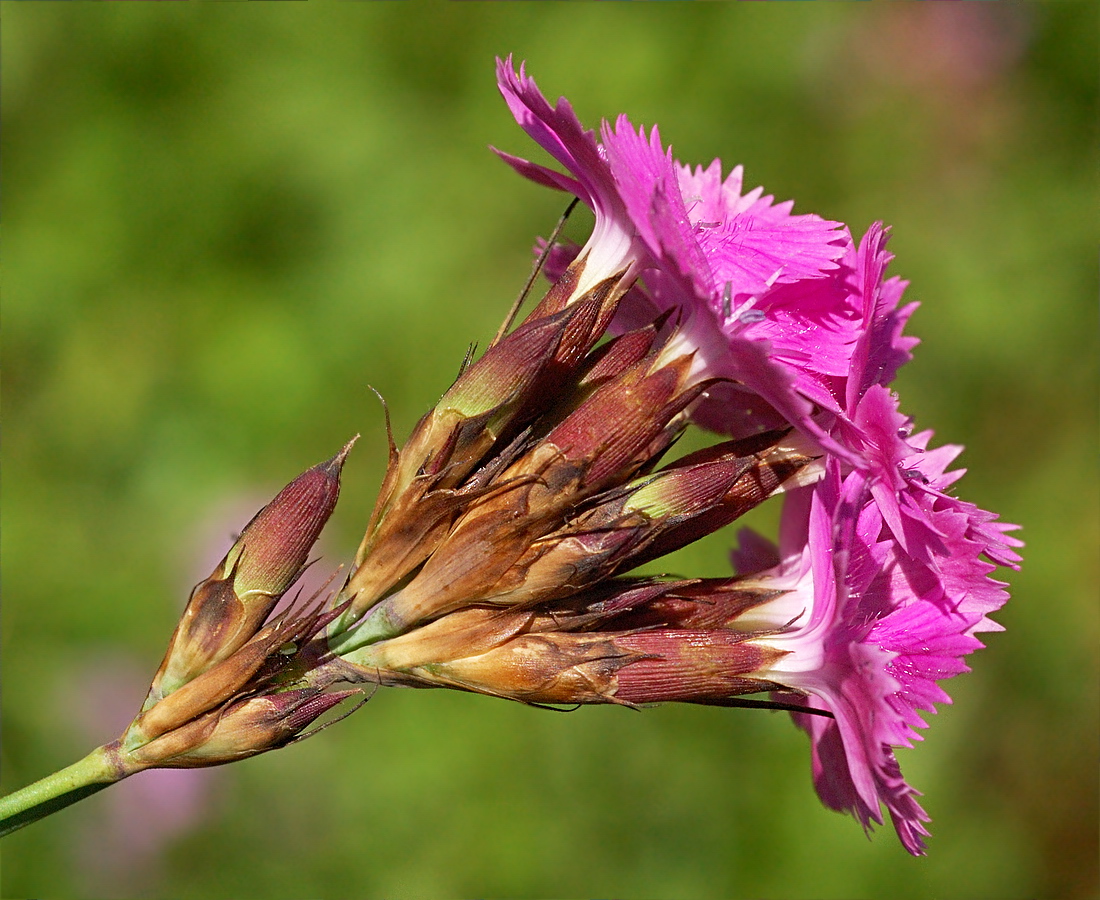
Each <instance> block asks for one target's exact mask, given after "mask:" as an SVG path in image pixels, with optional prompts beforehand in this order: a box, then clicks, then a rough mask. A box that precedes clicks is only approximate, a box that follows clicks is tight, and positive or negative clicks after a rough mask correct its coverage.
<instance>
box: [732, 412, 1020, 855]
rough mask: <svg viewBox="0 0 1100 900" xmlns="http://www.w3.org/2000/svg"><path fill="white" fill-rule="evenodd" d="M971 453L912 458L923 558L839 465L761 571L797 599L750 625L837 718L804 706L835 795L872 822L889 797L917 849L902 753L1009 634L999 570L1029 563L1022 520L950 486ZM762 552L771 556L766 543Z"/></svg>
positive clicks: (803, 493)
mask: <svg viewBox="0 0 1100 900" xmlns="http://www.w3.org/2000/svg"><path fill="white" fill-rule="evenodd" d="M928 436H929V435H928V434H927V433H925V434H923V435H921V436H920V439H919V443H921V444H923V443H925V442H926V441H927V438H928ZM957 452H958V448H940V450H937V451H930V452H927V453H924V452H923V451H922V450H917V451H916V454H915V456H919V459H917V458H910V459H907V460H905V461H904V462H905V463H907V464H909V465H911V466H912V467H913V468H914V469H915V470H916V471H917V472H919V473H920V477H919V478H914V479H910V480H907V481H906V482H905V484H904V486H903V488H902V490H901V491H899V496H898V506H899V507H905V508H910V507H911V508H912V510H913V511H914V519H915V520H919V521H920V523H921V525H922V527H923V528H924V529H925V530H924V533H923V540H922V541H921V543H920V544H919V546H918V545H916V542H915V541H914V542H913V543H912V544H911V546H910V550H911V551H912V552H907V551H906V550H905V549H904V548H903V546H902V545H901V543H900V542H899V541H898V540H896V538H895V536H894V533H893V531H892V529H891V527H890V526H889V524H888V523H887V522H886V520H885V518H884V516H883V514H882V507H881V504H879V503H878V502H877V501H876V499H875V497H874V496H873V494H872V487H871V485H870V483H869V481H868V478H867V476H866V474H865V473H863V472H859V471H850V472H849V473H848V474H847V475H842V464H841V463H840V462H839V461H837V460H832V461H830V462H829V464H828V472H827V475H826V477H825V479H824V480H823V481H822V482H820V483H819V484H817V485H814V486H813V487H811V488H805V489H802V490H800V491H798V492H796V493H795V494H793V495H791V497H790V498H789V499H788V501H787V506H786V507H785V509H784V519H783V523H782V526H781V545H780V555H781V559H782V561H781V562H780V563H779V564H778V565H776V566H774V567H773V568H771V569H769V570H766V571H763V572H759V573H757V574H755V575H753V576H752V577H751V578H750V579H749V580H750V581H751V582H752V583H754V584H759V585H761V586H763V587H767V588H771V589H778V590H783V591H786V593H784V594H783V595H782V596H781V597H779V598H777V599H775V600H773V601H771V602H770V603H768V604H765V605H764V606H762V607H759V608H757V609H755V610H753V611H752V612H751V613H750V614H748V615H747V616H746V617H744V618H743V620H742V621H741V624H740V627H745V626H748V625H751V626H753V627H757V628H765V629H766V628H772V629H775V634H774V636H772V637H767V638H763V639H757V640H756V641H755V642H756V643H758V644H764V645H765V646H768V647H772V648H774V649H779V650H785V651H788V653H787V655H786V656H784V657H782V658H781V659H780V660H779V661H778V662H776V663H775V664H774V665H773V666H772V667H771V668H770V669H768V670H765V671H763V672H761V673H760V675H761V676H762V677H765V678H769V679H772V680H774V681H775V682H777V683H779V684H782V685H785V686H786V687H789V688H791V689H792V690H793V691H796V692H799V693H801V694H805V695H808V698H809V699H808V701H807V702H808V705H809V706H811V707H815V708H818V709H822V710H826V711H828V712H830V713H832V715H833V716H834V718H833V719H828V718H822V717H819V716H811V715H807V714H797V713H796V714H794V719H795V722H796V723H797V724H798V725H799V726H800V727H801V728H803V729H804V730H805V731H806V732H807V733H808V734H809V735H810V739H811V742H812V754H813V776H814V784H815V786H816V788H817V791H818V794H819V796H820V797H821V799H822V802H824V803H825V805H827V806H829V807H831V808H832V809H837V810H846V811H850V812H852V813H853V814H854V815H855V816H856V818H857V819H859V821H860V822H861V823H862V824H863V825H864V827H865V828H870V826H871V824H872V823H879V824H881V823H882V821H883V819H882V815H881V813H880V804H882V805H885V807H886V809H887V811H888V813H889V815H890V817H891V819H892V820H893V823H894V827H895V828H896V830H897V832H898V836H899V838H900V839H901V842H902V844H903V845H904V846H905V848H906V849H907V850H908V851H909V852H910V853H913V854H915V855H920V854H923V852H924V841H923V836H924V835H926V834H927V833H928V832H927V830H926V829H925V827H924V823H925V822H927V821H928V816H927V814H926V813H925V812H924V810H923V809H922V808H921V806H920V804H919V803H918V802H917V800H916V797H917V796H918V792H917V791H915V790H914V789H913V788H912V787H910V786H909V785H908V784H907V783H906V781H905V780H904V778H903V777H902V775H901V771H900V769H899V767H898V764H897V760H896V759H895V757H894V748H895V747H910V746H912V742H913V740H919V738H920V736H919V734H918V733H917V731H916V729H918V728H924V727H926V722H925V721H924V719H923V718H922V713H923V712H935V707H934V704H935V703H950V702H951V701H950V697H949V696H948V695H947V694H946V693H945V692H944V691H943V690H942V688H940V686H939V684H938V682H939V681H941V680H943V679H946V678H950V677H952V676H954V675H958V674H960V673H962V672H966V671H968V669H967V667H966V665H965V664H964V662H963V661H962V659H963V657H964V656H966V655H967V654H969V653H971V652H973V651H974V650H976V649H978V648H979V647H981V646H982V644H981V642H980V641H979V640H978V639H977V638H976V637H975V634H976V633H978V632H983V631H999V630H1001V628H1000V626H999V625H997V624H996V623H995V622H993V621H992V620H990V619H989V618H988V615H989V613H992V612H993V611H995V610H997V609H999V608H1000V607H1001V606H1002V605H1003V604H1004V603H1005V601H1006V600H1007V599H1008V595H1007V593H1006V592H1005V591H1004V585H1003V584H1002V583H1001V582H999V581H996V580H994V579H993V578H991V577H990V574H991V572H992V571H993V570H994V569H995V567H996V566H995V565H994V562H1001V563H1004V564H1010V565H1014V564H1015V561H1016V560H1018V557H1017V556H1016V554H1015V553H1014V551H1013V550H1012V547H1013V546H1015V545H1017V544H1018V542H1017V541H1016V540H1015V539H1013V538H1010V537H1007V536H1006V535H1005V533H1004V532H1005V531H1006V530H1007V529H1008V528H1009V527H1011V526H1004V525H999V524H997V523H995V522H994V521H993V519H994V518H995V517H993V516H992V515H991V514H989V513H985V512H983V511H981V510H978V509H977V508H976V507H974V506H972V505H971V504H967V503H964V502H962V501H959V500H956V499H955V498H953V497H950V496H949V495H947V494H945V493H944V492H943V490H944V488H946V487H947V486H948V485H949V484H950V483H951V482H953V481H954V480H955V479H956V478H957V477H958V475H959V474H960V473H958V472H948V471H946V466H947V465H948V464H949V463H950V462H951V460H952V459H953V458H954V456H955V455H956V453H957ZM749 546H750V548H751V550H750V552H751V553H752V554H753V556H754V558H755V559H756V560H757V561H759V560H760V552H759V546H758V544H756V542H755V541H753V542H750V545H749ZM744 560H745V558H742V559H741V560H739V561H741V562H742V563H744Z"/></svg>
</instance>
